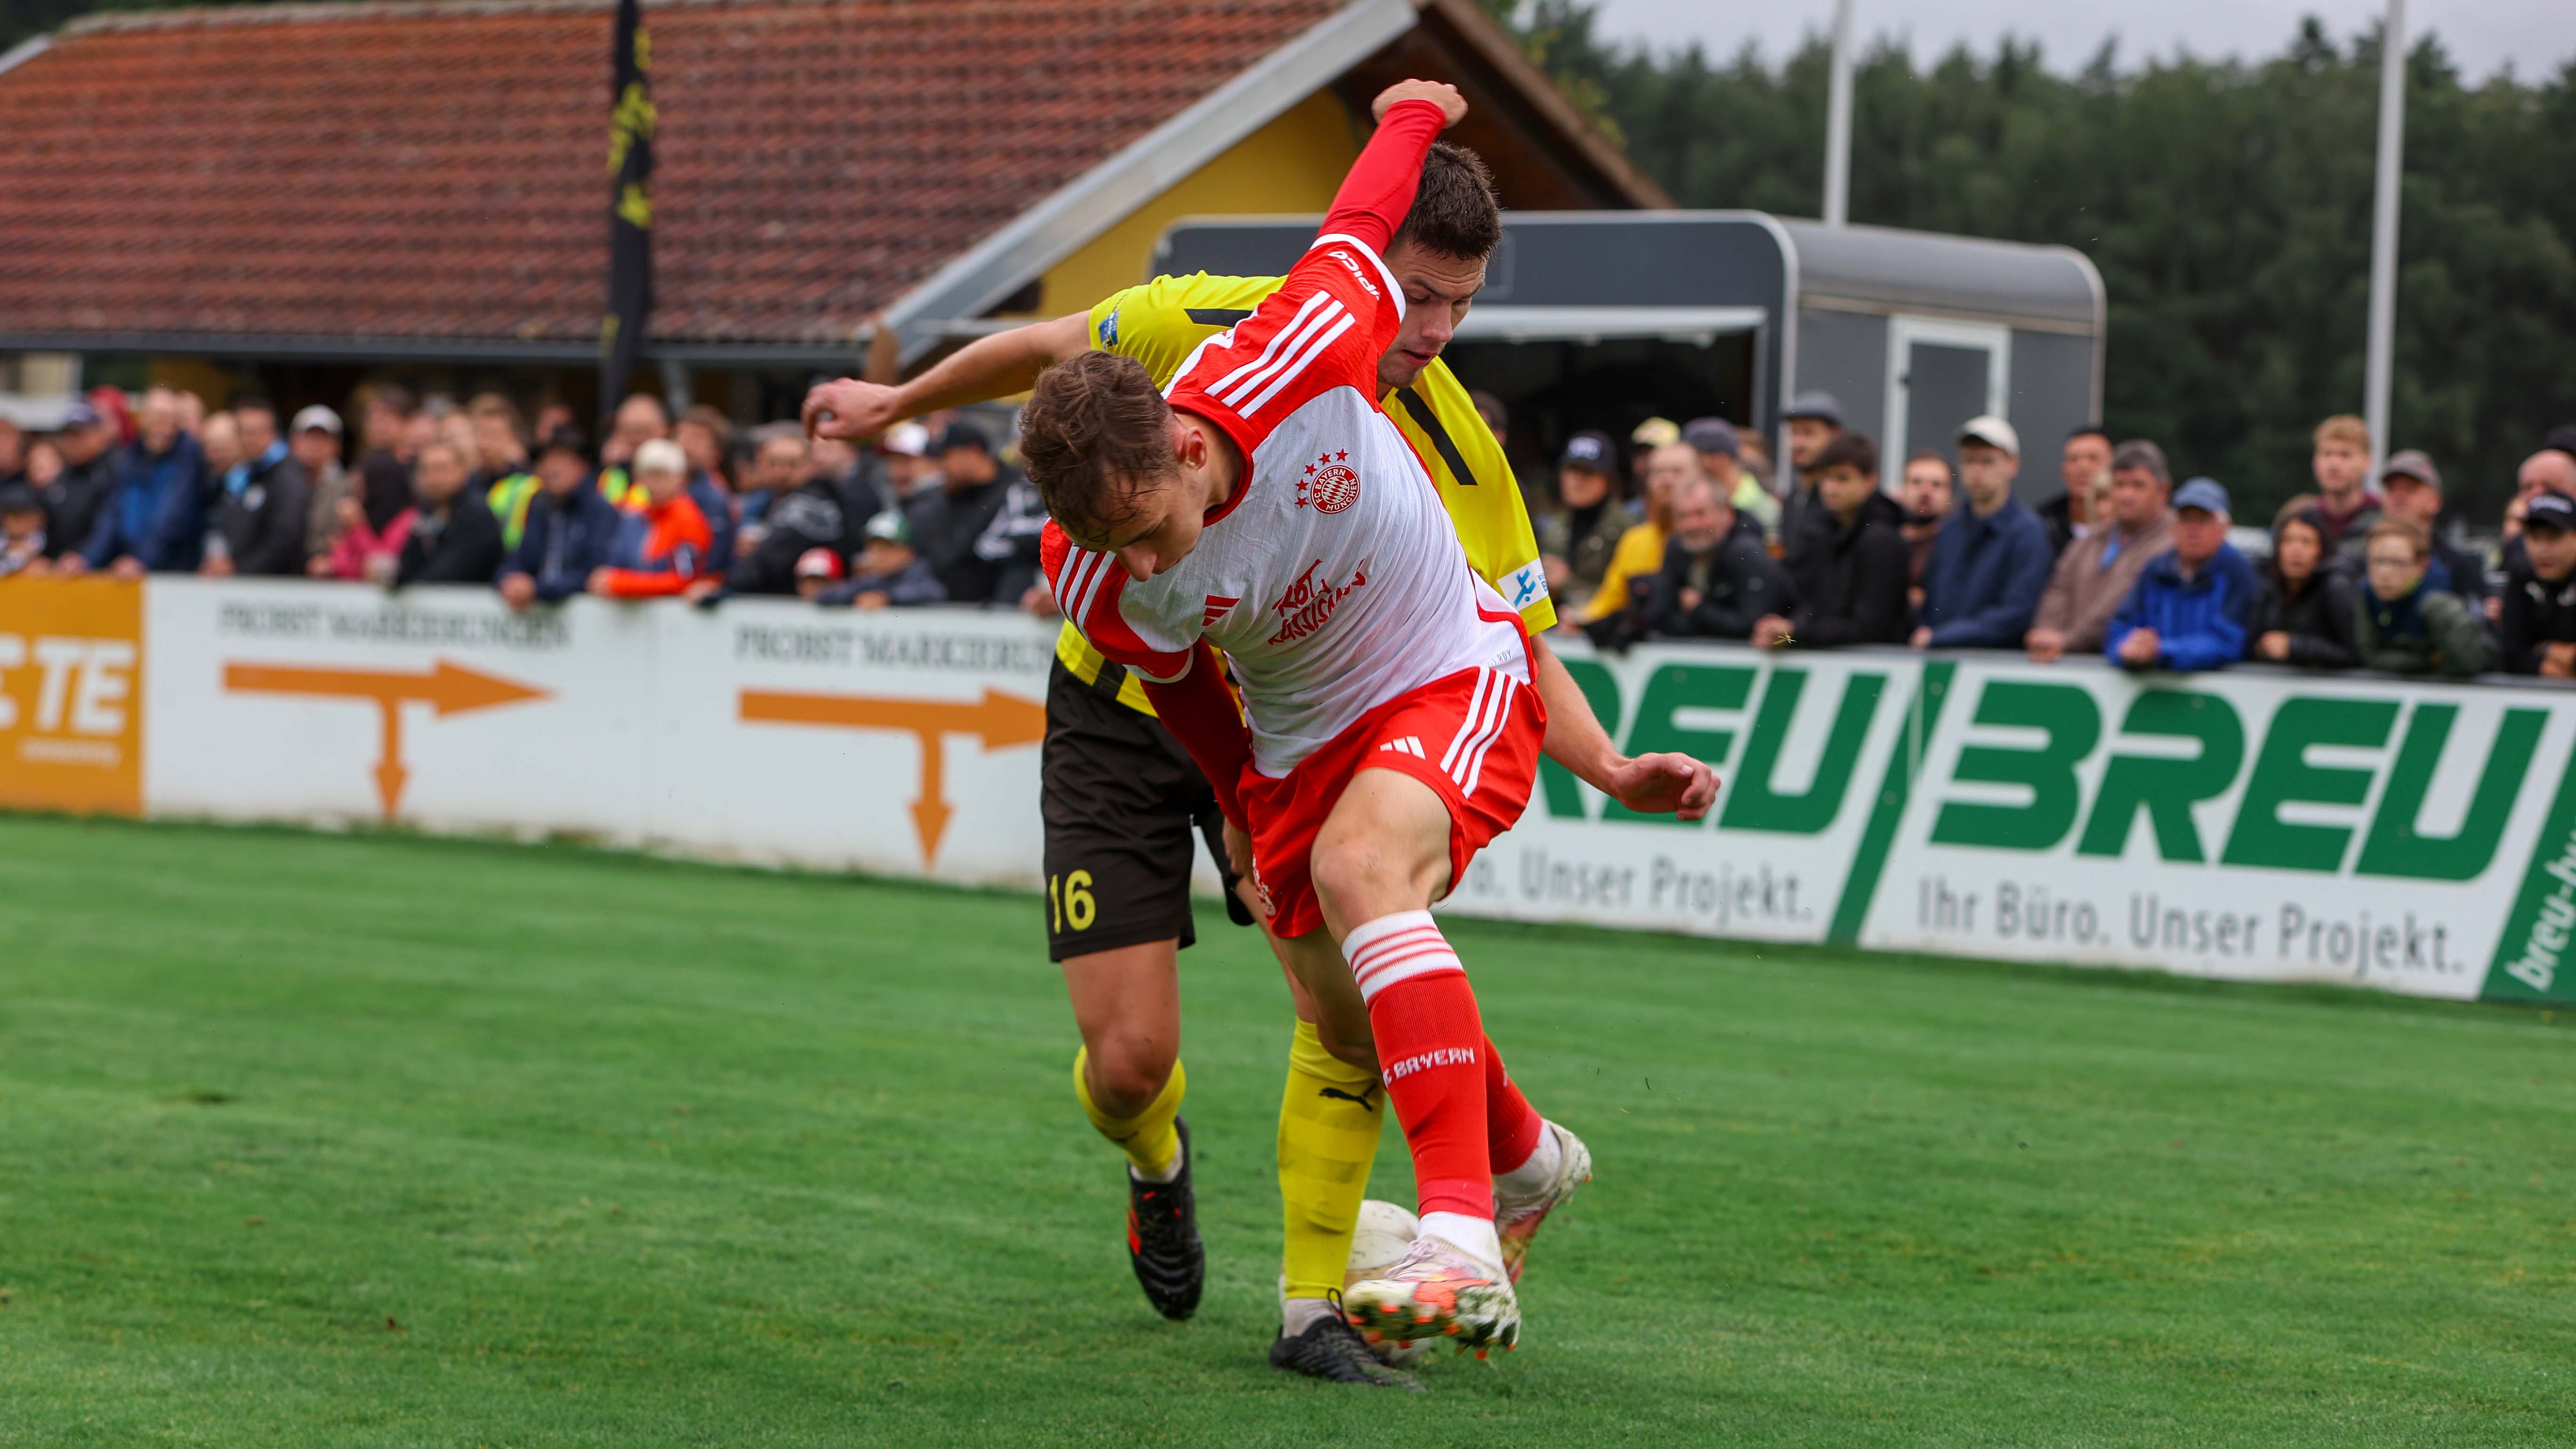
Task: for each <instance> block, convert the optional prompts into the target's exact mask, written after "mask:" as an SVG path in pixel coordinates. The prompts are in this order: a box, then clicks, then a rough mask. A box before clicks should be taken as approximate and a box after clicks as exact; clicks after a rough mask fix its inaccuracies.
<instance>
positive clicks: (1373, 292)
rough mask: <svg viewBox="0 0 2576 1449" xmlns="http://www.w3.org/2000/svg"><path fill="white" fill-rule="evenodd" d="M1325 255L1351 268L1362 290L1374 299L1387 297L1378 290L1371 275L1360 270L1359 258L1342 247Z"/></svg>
mask: <svg viewBox="0 0 2576 1449" xmlns="http://www.w3.org/2000/svg"><path fill="white" fill-rule="evenodd" d="M1324 255H1326V256H1328V257H1331V258H1332V259H1333V260H1334V261H1337V262H1340V263H1341V264H1342V265H1343V266H1345V267H1348V268H1350V270H1351V275H1352V276H1354V277H1357V278H1359V282H1360V290H1362V291H1364V292H1366V293H1368V294H1369V295H1370V296H1372V297H1379V296H1384V295H1385V294H1384V293H1382V292H1380V291H1379V290H1378V289H1377V283H1375V282H1372V281H1370V280H1369V274H1368V273H1367V272H1364V271H1362V270H1361V269H1360V259H1359V258H1357V257H1355V256H1352V255H1351V254H1350V253H1349V252H1346V251H1344V250H1342V249H1341V248H1340V247H1335V248H1333V249H1332V250H1331V251H1329V252H1326V253H1324Z"/></svg>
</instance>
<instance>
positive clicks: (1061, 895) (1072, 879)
mask: <svg viewBox="0 0 2576 1449" xmlns="http://www.w3.org/2000/svg"><path fill="white" fill-rule="evenodd" d="M1047 911H1048V914H1049V915H1050V916H1051V917H1052V918H1053V920H1054V927H1053V929H1055V930H1056V931H1059V932H1062V931H1065V930H1068V929H1070V930H1075V931H1088V930H1090V929H1091V922H1092V920H1093V918H1094V917H1095V916H1096V915H1097V914H1098V907H1097V906H1096V905H1095V903H1094V902H1093V901H1092V899H1091V872H1089V871H1087V870H1069V871H1066V872H1065V873H1064V874H1063V875H1061V876H1053V875H1051V876H1048V877H1047Z"/></svg>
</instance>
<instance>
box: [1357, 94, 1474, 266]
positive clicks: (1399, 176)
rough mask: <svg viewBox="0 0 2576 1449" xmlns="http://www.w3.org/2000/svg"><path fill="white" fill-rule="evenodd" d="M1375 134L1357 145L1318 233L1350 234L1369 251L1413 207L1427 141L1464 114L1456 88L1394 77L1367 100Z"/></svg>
mask: <svg viewBox="0 0 2576 1449" xmlns="http://www.w3.org/2000/svg"><path fill="white" fill-rule="evenodd" d="M1369 109H1370V111H1371V112H1372V113H1373V114H1374V115H1375V116H1376V117H1377V134H1375V135H1373V136H1371V137H1369V141H1368V144H1367V145H1366V146H1363V147H1361V148H1360V157H1359V159H1358V160H1357V161H1354V162H1352V163H1351V171H1350V174H1349V175H1348V176H1345V177H1343V178H1342V186H1341V189H1340V190H1339V191H1336V192H1335V193H1333V205H1332V209H1331V210H1329V211H1327V212H1325V213H1324V227H1323V232H1322V235H1323V236H1326V237H1330V236H1334V235H1341V236H1347V237H1350V238H1352V239H1354V240H1356V241H1358V242H1360V243H1361V244H1362V245H1364V246H1366V247H1367V248H1368V249H1369V250H1370V251H1373V252H1383V251H1385V250H1386V244H1387V242H1388V241H1389V240H1390V239H1391V238H1393V237H1394V235H1395V229H1396V228H1397V227H1399V226H1402V225H1403V224H1404V214H1405V212H1407V211H1409V210H1411V209H1412V207H1413V193H1414V192H1415V191H1416V190H1417V189H1419V188H1420V186H1421V185H1422V158H1423V157H1425V156H1427V155H1429V154H1431V143H1432V142H1433V141H1435V140H1438V139H1439V137H1440V133H1441V132H1442V131H1445V130H1447V129H1449V128H1450V127H1451V126H1453V125H1456V124H1457V123H1458V120H1459V118H1460V117H1462V116H1464V115H1466V114H1467V102H1466V99H1465V98H1464V97H1462V96H1460V95H1459V94H1458V88H1457V87H1456V86H1452V85H1443V84H1442V83H1440V82H1439V81H1426V80H1407V81H1397V82H1396V83H1395V84H1394V85H1391V86H1388V87H1387V88H1386V89H1385V90H1382V91H1380V92H1378V93H1377V99H1376V100H1374V101H1372V102H1370V104H1369Z"/></svg>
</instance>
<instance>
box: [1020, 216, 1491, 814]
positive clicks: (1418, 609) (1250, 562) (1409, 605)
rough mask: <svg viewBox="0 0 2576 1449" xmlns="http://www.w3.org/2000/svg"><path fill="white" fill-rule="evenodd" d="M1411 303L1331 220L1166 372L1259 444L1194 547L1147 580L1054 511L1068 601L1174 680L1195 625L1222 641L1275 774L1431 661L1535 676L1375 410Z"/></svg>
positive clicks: (1197, 404) (1418, 473) (1109, 642)
mask: <svg viewBox="0 0 2576 1449" xmlns="http://www.w3.org/2000/svg"><path fill="white" fill-rule="evenodd" d="M1403 320H1404V293H1403V291H1402V290H1401V289H1400V288H1399V287H1398V286H1397V285H1396V281H1395V278H1394V276H1393V274H1391V273H1390V272H1388V270H1387V268H1386V263H1384V262H1383V261H1381V260H1379V258H1378V255H1377V253H1376V252H1375V251H1374V250H1372V249H1371V248H1369V247H1368V246H1367V245H1365V244H1363V243H1362V242H1360V241H1359V240H1358V239H1356V238H1354V237H1351V236H1348V235H1328V236H1323V237H1319V238H1317V239H1316V241H1315V244H1314V246H1313V248H1312V249H1310V250H1309V251H1308V252H1307V253H1306V255H1305V257H1304V259H1303V260H1301V261H1300V262H1299V263H1298V264H1297V266H1296V268H1295V269H1294V270H1292V271H1291V272H1290V273H1289V274H1288V279H1287V280H1286V282H1284V283H1283V284H1282V285H1281V286H1280V288H1279V290H1278V291H1276V292H1273V293H1272V294H1271V295H1270V296H1269V297H1267V298H1265V299H1264V300H1263V301H1262V303H1261V306H1260V308H1259V309H1258V310H1256V311H1255V312H1254V313H1253V315H1251V316H1250V317H1247V318H1245V319H1244V320H1243V321H1241V322H1238V323H1236V324H1235V325H1234V326H1233V327H1231V328H1229V329H1228V330H1226V331H1224V332H1220V333H1218V334H1216V335H1215V336H1213V337H1210V338H1209V339H1207V341H1205V342H1203V343H1201V344H1200V345H1199V348H1198V350H1197V351H1196V352H1194V353H1192V354H1191V356H1190V359H1189V360H1188V361H1187V362H1185V363H1183V364H1182V366H1181V370H1180V371H1179V372H1178V373H1176V374H1174V376H1173V378H1172V383H1171V386H1170V387H1169V388H1168V389H1167V390H1166V395H1167V396H1169V397H1170V399H1171V402H1172V406H1174V407H1175V408H1179V409H1182V410H1184V411H1187V412H1191V413H1195V414H1197V415H1199V416H1201V417H1204V418H1207V419H1208V420H1210V421H1211V422H1213V423H1215V424H1216V425H1217V426H1218V427H1221V428H1223V429H1224V430H1225V431H1226V432H1227V433H1228V434H1229V435H1230V436H1232V438H1233V439H1234V442H1235V444H1236V446H1237V447H1239V448H1240V449H1241V450H1242V452H1243V456H1244V458H1245V459H1246V460H1247V463H1246V467H1245V474H1244V477H1243V479H1242V480H1241V483H1240V486H1239V487H1238V488H1237V490H1236V492H1235V495H1234V498H1233V500H1232V501H1231V502H1229V503H1228V504H1227V505H1226V506H1225V507H1223V508H1222V509H1220V510H1218V511H1217V512H1216V513H1213V514H1211V515H1209V517H1208V522H1207V529H1206V532H1204V533H1202V534H1201V535H1200V536H1199V542H1198V546H1197V547H1196V548H1194V549H1193V550H1191V552H1190V554H1189V555H1188V557H1186V558H1183V559H1182V560H1181V561H1180V562H1179V563H1177V564H1175V565H1173V566H1172V567H1171V568H1169V569H1166V570H1165V571H1164V572H1162V573H1161V574H1158V575H1156V576H1155V577H1154V578H1152V579H1149V580H1147V581H1146V582H1144V583H1141V584H1140V583H1136V582H1134V581H1132V580H1130V579H1129V578H1128V577H1127V572H1126V569H1125V568H1124V567H1123V566H1122V565H1121V564H1120V563H1119V562H1118V560H1117V559H1116V558H1115V557H1114V556H1111V555H1108V554H1101V553H1092V552H1089V551H1087V550H1082V549H1076V548H1074V547H1072V545H1071V543H1070V541H1069V540H1067V539H1066V538H1065V536H1064V535H1063V533H1062V532H1061V531H1059V530H1058V529H1057V528H1056V527H1055V526H1054V525H1053V524H1049V525H1048V526H1047V535H1046V546H1045V548H1044V550H1043V558H1044V561H1045V565H1046V570H1047V579H1048V582H1049V583H1050V584H1051V585H1053V587H1054V589H1055V596H1056V601H1057V603H1058V605H1059V606H1061V607H1062V608H1063V610H1064V612H1065V616H1066V617H1067V618H1069V619H1071V620H1073V621H1074V623H1075V624H1076V625H1078V626H1080V628H1081V629H1082V631H1083V633H1084V635H1085V636H1086V637H1087V638H1089V639H1090V640H1091V642H1092V645H1093V646H1094V647H1095V648H1097V649H1099V650H1100V652H1101V653H1102V654H1104V655H1106V656H1108V657H1109V658H1111V659H1114V660H1117V661H1118V662H1120V663H1122V664H1125V665H1127V666H1128V667H1129V668H1132V669H1136V670H1138V671H1140V672H1142V673H1143V674H1145V675H1146V676H1147V677H1148V678H1155V679H1163V680H1169V679H1172V678H1176V677H1178V676H1179V675H1180V674H1181V673H1183V672H1184V671H1186V669H1187V668H1188V665H1189V659H1190V650H1191V646H1192V645H1193V644H1194V643H1195V642H1196V641H1197V640H1199V639H1201V638H1204V639H1206V640H1207V641H1208V642H1209V643H1210V644H1213V645H1215V646H1216V647H1217V648H1219V649H1222V650H1224V651H1225V653H1226V655H1227V657H1228V658H1229V659H1231V660H1232V661H1233V667H1234V676H1235V679H1236V682H1237V683H1238V684H1240V685H1241V687H1242V690H1243V700H1244V708H1245V713H1246V714H1247V715H1248V716H1249V717H1250V722H1251V727H1252V755H1253V763H1254V765H1255V767H1256V768H1258V769H1259V770H1260V771H1261V773H1263V774H1265V775H1268V776H1271V777H1273V778H1277V777H1279V776H1283V775H1286V774H1287V773H1288V772H1289V771H1290V770H1292V769H1294V768H1295V767H1296V765H1297V763H1298V761H1300V760H1302V759H1304V758H1305V757H1306V756H1307V755H1309V754H1311V753H1313V752H1314V750H1315V749H1316V748H1317V747H1319V746H1321V745H1322V744H1323V743H1324V742H1325V741H1327V740H1329V739H1331V738H1332V737H1333V736H1334V735H1336V734H1339V733H1340V732H1341V731H1342V730H1343V729H1345V728H1347V727H1348V726H1349V725H1351V724H1352V723H1353V722H1354V721H1356V720H1358V719H1359V717H1360V716H1361V715H1363V714H1366V713H1367V712H1368V711H1370V710H1371V709H1373V708H1375V707H1377V706H1378V705H1380V704H1383V703H1385V702H1386V701H1388V700H1390V699H1393V698H1395V697H1396V696H1397V695H1400V694H1403V693H1405V692H1406V691H1408V690H1411V689H1416V688H1419V687H1420V686H1422V685H1425V684H1428V683H1430V682H1431V681H1433V680H1435V679H1439V678H1442V677H1443V676H1446V675H1450V674H1454V673H1456V672H1458V671H1459V670H1462V669H1467V668H1470V667H1473V666H1477V665H1482V666H1485V667H1486V668H1490V669H1497V670H1502V671H1504V672H1506V673H1509V674H1510V675H1511V676H1512V677H1514V678H1516V679H1518V680H1520V681H1521V682H1522V683H1524V684H1526V683H1528V682H1529V679H1530V673H1529V656H1528V646H1527V644H1526V642H1525V638H1524V635H1523V633H1522V631H1521V625H1520V621H1519V616H1518V615H1516V614H1514V613H1513V612H1512V610H1511V608H1510V607H1509V606H1508V605H1506V604H1505V603H1504V602H1503V600H1502V597H1501V596H1500V595H1498V594H1496V593H1495V592H1494V590H1493V587H1492V585H1490V584H1488V583H1486V582H1485V580H1484V579H1482V578H1481V577H1479V576H1478V575H1477V574H1476V572H1475V571H1474V570H1473V569H1471V568H1470V567H1469V566H1468V564H1467V555H1466V552H1465V550H1464V549H1463V548H1461V547H1460V545H1459V543H1458V533H1457V530H1456V529H1455V528H1454V527H1452V526H1451V524H1450V522H1449V515H1448V513H1447V512H1446V511H1445V510H1444V509H1443V508H1442V506H1441V502H1440V495H1439V491H1438V490H1437V489H1436V488H1435V487H1434V486H1433V484H1432V482H1431V478H1430V476H1429V475H1428V474H1427V473H1425V472H1424V471H1423V468H1422V463H1421V460H1420V459H1419V458H1417V457H1415V455H1414V452H1413V449H1412V446H1411V445H1410V444H1408V443H1407V442H1405V440H1404V435H1403V434H1402V433H1400V432H1398V431H1396V428H1395V425H1394V424H1393V423H1392V422H1390V421H1388V420H1387V418H1386V416H1385V414H1383V413H1381V412H1380V411H1379V410H1378V406H1377V401H1376V398H1377V360H1378V357H1379V355H1380V354H1381V353H1383V352H1384V351H1385V350H1386V349H1387V347H1388V345H1389V344H1391V343H1392V342H1393V341H1394V339H1395V330H1396V326H1397V324H1398V323H1400V322H1402V321H1403Z"/></svg>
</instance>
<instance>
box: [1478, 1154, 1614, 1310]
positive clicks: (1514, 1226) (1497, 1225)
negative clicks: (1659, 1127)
mask: <svg viewBox="0 0 2576 1449" xmlns="http://www.w3.org/2000/svg"><path fill="white" fill-rule="evenodd" d="M1543 1130H1545V1131H1546V1132H1547V1133H1548V1135H1549V1136H1551V1137H1554V1138H1555V1139H1556V1146H1557V1163H1556V1172H1555V1175H1554V1176H1552V1177H1550V1178H1549V1179H1548V1181H1547V1184H1546V1185H1545V1186H1544V1187H1541V1188H1539V1189H1538V1190H1537V1191H1536V1192H1533V1193H1530V1194H1527V1195H1526V1196H1520V1197H1512V1196H1506V1195H1505V1194H1504V1193H1503V1191H1502V1190H1501V1188H1500V1187H1497V1188H1496V1189H1495V1192H1494V1232H1495V1234H1496V1236H1498V1237H1500V1238H1501V1239H1502V1240H1503V1271H1504V1272H1505V1273H1506V1274H1508V1275H1509V1276H1510V1278H1511V1281H1512V1282H1514V1283H1518V1282H1520V1281H1521V1265H1522V1264H1524V1263H1526V1262H1527V1261H1528V1260H1529V1249H1530V1239H1532V1238H1535V1237H1537V1236H1538V1229H1539V1224H1541V1223H1543V1222H1546V1221H1547V1215H1548V1214H1549V1213H1552V1212H1554V1211H1556V1210H1557V1209H1558V1208H1561V1207H1563V1206H1565V1205H1566V1203H1568V1202H1569V1201H1571V1200H1572V1199H1573V1197H1574V1194H1575V1193H1576V1192H1577V1191H1579V1190H1581V1188H1582V1187H1583V1185H1584V1184H1585V1183H1587V1182H1590V1181H1591V1180H1592V1149H1591V1148H1588V1147H1586V1146H1584V1145H1583V1139H1582V1138H1580V1137H1577V1136H1575V1135H1574V1134H1573V1133H1571V1132H1568V1131H1566V1130H1565V1129H1564V1128H1562V1127H1559V1126H1557V1125H1556V1124H1555V1123H1553V1122H1549V1123H1547V1124H1546V1126H1545V1128H1544V1129H1543Z"/></svg>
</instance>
